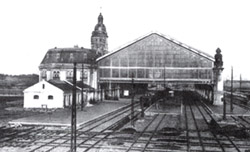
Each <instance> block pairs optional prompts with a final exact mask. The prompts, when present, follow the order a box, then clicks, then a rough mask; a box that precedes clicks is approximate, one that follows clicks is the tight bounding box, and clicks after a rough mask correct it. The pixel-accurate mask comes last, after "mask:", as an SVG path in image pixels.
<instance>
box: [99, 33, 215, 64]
mask: <svg viewBox="0 0 250 152" xmlns="http://www.w3.org/2000/svg"><path fill="white" fill-rule="evenodd" d="M152 34H157V35H159V36H161V37H163V38H165V39H167V40H169V41H171V42H172V43H175V44H177V45H180V46H181V47H184V48H186V49H188V50H190V51H192V52H194V53H197V54H199V55H201V56H204V57H206V58H208V59H210V60H212V61H214V58H213V56H211V55H210V54H208V53H205V52H203V51H201V50H198V49H196V48H194V47H191V46H189V45H187V44H185V43H182V42H180V41H178V40H176V39H175V38H173V37H171V36H169V35H165V34H162V33H160V32H157V31H151V32H149V33H147V34H145V35H143V36H141V37H139V38H136V39H134V40H133V41H130V42H128V43H126V44H124V45H121V46H120V47H118V48H116V49H114V50H113V51H111V52H109V53H107V54H105V55H103V56H101V57H99V58H97V59H96V61H99V60H102V59H103V58H105V57H107V56H110V55H112V54H114V53H116V52H118V51H120V50H121V49H123V48H125V47H128V46H129V45H132V44H134V43H135V42H138V41H140V40H142V39H144V38H146V37H148V36H150V35H152Z"/></svg>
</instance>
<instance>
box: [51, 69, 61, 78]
mask: <svg viewBox="0 0 250 152" xmlns="http://www.w3.org/2000/svg"><path fill="white" fill-rule="evenodd" d="M53 79H60V71H54V72H53Z"/></svg>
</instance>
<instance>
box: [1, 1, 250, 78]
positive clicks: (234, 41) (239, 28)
mask: <svg viewBox="0 0 250 152" xmlns="http://www.w3.org/2000/svg"><path fill="white" fill-rule="evenodd" d="M100 7H101V9H100ZM249 8H250V1H248V0H207V1H205V0H203V1H201V0H172V1H170V0H123V1H122V0H120V1H119V0H89V1H87V0H70V1H69V0H5V1H4V0H2V1H0V51H1V59H0V73H5V74H32V73H35V74H38V66H39V64H40V62H41V61H42V59H43V57H44V55H45V53H46V52H47V51H48V49H50V48H54V47H58V48H60V47H73V46H74V45H78V46H80V47H81V46H83V47H85V48H90V37H91V32H92V31H93V30H94V26H95V25H96V23H97V17H98V15H99V13H100V12H102V14H103V17H104V24H105V25H106V28H107V32H108V36H109V39H108V42H109V51H112V50H114V49H115V48H118V47H119V46H121V45H124V44H126V43H128V42H130V41H133V40H134V39H136V38H138V37H141V36H143V35H145V34H147V33H149V32H151V31H158V32H160V33H162V34H165V35H169V36H171V37H173V38H175V39H177V40H179V41H181V42H183V43H185V44H187V45H189V46H192V47H194V48H196V49H199V50H202V51H204V52H207V53H208V54H210V55H212V56H214V54H215V50H216V49H217V48H218V47H219V48H220V49H221V50H222V54H223V59H224V67H225V70H224V77H225V78H228V79H229V78H230V70H231V66H233V67H234V76H235V78H236V79H237V78H238V79H239V75H240V74H242V77H243V79H250V68H249V67H248V66H249V65H250V64H249V63H250V55H249V54H250V53H249V52H250V45H249V44H250V43H249V40H250V9H249Z"/></svg>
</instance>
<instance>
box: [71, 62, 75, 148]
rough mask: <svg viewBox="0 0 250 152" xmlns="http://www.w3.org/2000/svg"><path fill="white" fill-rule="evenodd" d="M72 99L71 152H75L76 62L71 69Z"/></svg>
mask: <svg viewBox="0 0 250 152" xmlns="http://www.w3.org/2000/svg"><path fill="white" fill-rule="evenodd" d="M72 92H73V93H72V94H73V100H72V107H71V108H72V109H71V111H72V115H71V152H76V63H74V69H73V90H72Z"/></svg>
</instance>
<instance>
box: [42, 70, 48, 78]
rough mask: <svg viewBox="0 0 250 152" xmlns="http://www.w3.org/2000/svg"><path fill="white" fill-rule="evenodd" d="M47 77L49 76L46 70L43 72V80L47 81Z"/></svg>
mask: <svg viewBox="0 0 250 152" xmlns="http://www.w3.org/2000/svg"><path fill="white" fill-rule="evenodd" d="M46 77H47V74H46V71H45V70H44V71H42V78H43V79H46Z"/></svg>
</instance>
